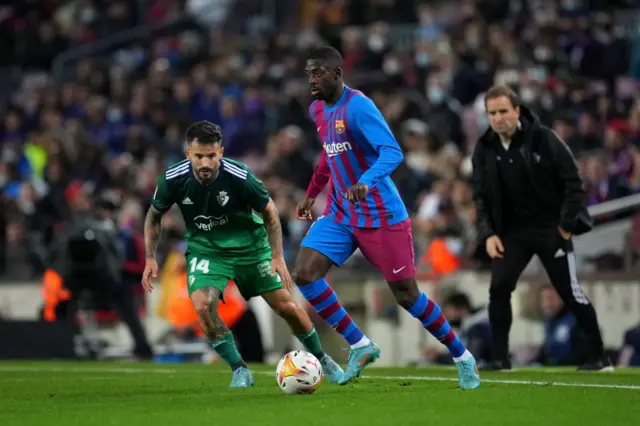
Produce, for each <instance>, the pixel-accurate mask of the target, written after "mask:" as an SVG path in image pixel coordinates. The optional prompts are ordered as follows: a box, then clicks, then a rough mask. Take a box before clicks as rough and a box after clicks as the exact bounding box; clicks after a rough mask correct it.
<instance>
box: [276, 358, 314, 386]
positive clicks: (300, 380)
mask: <svg viewBox="0 0 640 426" xmlns="http://www.w3.org/2000/svg"><path fill="white" fill-rule="evenodd" d="M276 380H277V381H278V386H280V389H282V391H283V392H284V393H287V394H290V395H293V394H310V393H313V392H315V391H316V389H318V387H320V383H321V382H322V366H321V365H320V361H318V358H316V357H315V356H313V355H312V354H310V353H309V352H305V351H292V352H289V353H288V354H286V355H285V356H283V357H282V359H281V360H280V362H279V363H278V367H276Z"/></svg>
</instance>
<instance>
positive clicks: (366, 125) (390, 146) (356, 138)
mask: <svg viewBox="0 0 640 426" xmlns="http://www.w3.org/2000/svg"><path fill="white" fill-rule="evenodd" d="M309 113H310V115H311V118H312V119H313V121H314V122H315V125H316V127H317V129H318V135H319V136H320V140H321V141H322V146H323V148H324V152H323V153H322V156H321V158H320V163H319V164H318V166H317V167H316V171H315V174H314V176H313V179H312V180H311V183H310V185H309V188H308V189H307V195H308V196H311V197H316V196H317V195H318V194H319V193H320V192H321V191H322V188H323V187H324V185H325V184H326V183H327V181H328V180H329V179H328V176H329V174H330V176H331V179H330V180H331V193H330V195H329V205H328V206H327V210H325V213H328V215H329V216H333V217H334V220H335V221H337V222H340V223H343V224H345V225H351V226H356V227H358V228H379V227H381V226H387V225H393V224H396V223H400V222H402V221H404V220H406V219H407V218H408V217H409V215H408V213H407V209H406V208H405V205H404V203H403V202H402V199H401V198H400V194H399V193H398V189H397V188H396V186H395V184H394V183H393V181H392V180H391V177H390V175H391V173H392V172H393V171H394V170H395V169H396V167H398V165H399V164H400V163H401V162H402V160H403V158H404V156H403V155H402V151H401V150H400V146H399V145H398V142H397V141H396V139H395V137H394V136H393V133H391V129H389V126H388V125H387V123H386V122H385V120H384V118H383V117H382V114H381V113H380V111H379V110H378V108H377V107H376V106H375V104H374V103H373V101H372V100H371V99H369V98H368V97H366V96H365V95H364V94H363V93H362V92H360V91H358V90H354V89H351V88H349V87H347V86H345V89H344V93H343V95H342V97H341V98H340V100H339V101H338V102H337V103H336V104H335V105H333V106H332V107H328V106H327V105H326V104H325V102H324V101H315V102H313V103H312V104H311V106H310V107H309ZM356 183H364V184H367V185H368V186H369V193H368V194H367V198H366V200H364V201H359V202H357V203H353V202H351V201H348V200H347V199H346V198H345V194H346V192H347V190H348V189H349V188H350V187H351V186H352V185H355V184H356Z"/></svg>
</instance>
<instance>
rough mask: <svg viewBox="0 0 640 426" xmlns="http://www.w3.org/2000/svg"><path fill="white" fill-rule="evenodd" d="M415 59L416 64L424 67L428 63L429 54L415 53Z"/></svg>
mask: <svg viewBox="0 0 640 426" xmlns="http://www.w3.org/2000/svg"><path fill="white" fill-rule="evenodd" d="M415 61H416V65H418V66H419V67H423V68H424V67H426V66H428V65H429V54H428V53H424V52H420V53H416V57H415Z"/></svg>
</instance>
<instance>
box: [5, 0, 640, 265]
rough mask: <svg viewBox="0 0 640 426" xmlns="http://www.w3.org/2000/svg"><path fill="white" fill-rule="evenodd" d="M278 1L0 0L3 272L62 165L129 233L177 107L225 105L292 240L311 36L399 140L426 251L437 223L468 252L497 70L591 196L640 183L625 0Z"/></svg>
mask: <svg viewBox="0 0 640 426" xmlns="http://www.w3.org/2000/svg"><path fill="white" fill-rule="evenodd" d="M14 3H15V2H14ZM276 3H277V7H276V8H274V9H273V10H266V9H263V7H264V6H263V2H261V1H259V0H243V1H238V2H231V1H228V0H187V1H185V0H153V1H149V2H135V1H132V0H117V1H109V2H107V1H103V0H76V1H71V2H63V1H59V0H48V1H44V2H20V3H15V4H11V5H5V6H2V7H0V36H1V37H0V53H2V55H0V57H1V59H0V65H2V66H5V67H6V68H0V75H2V76H3V79H2V82H1V83H0V94H3V95H5V96H2V97H0V98H1V99H5V100H6V101H5V102H4V103H3V104H2V105H0V106H1V107H3V111H4V115H3V117H4V119H3V120H2V123H0V194H1V195H0V199H1V201H0V203H1V204H2V208H1V209H0V274H1V273H3V271H4V273H5V274H9V275H11V276H14V277H15V276H19V277H30V276H34V275H38V274H39V273H41V272H42V271H43V270H44V268H46V266H47V265H46V259H44V256H43V254H42V253H44V252H46V251H47V248H48V246H49V245H50V244H51V242H52V241H53V240H55V238H56V235H57V233H58V232H59V231H60V224H61V223H62V222H63V221H64V219H65V218H67V217H68V214H69V213H68V209H67V207H66V203H65V200H64V192H65V189H66V188H67V186H68V185H69V182H71V181H73V180H82V181H90V182H92V183H93V184H94V185H95V187H96V191H97V193H99V194H102V193H110V194H114V195H115V196H116V197H117V198H118V199H119V200H120V201H119V205H120V206H121V207H120V208H119V209H118V210H117V211H116V212H115V215H116V216H117V217H118V222H119V223H121V224H122V225H123V226H124V227H125V229H126V231H123V232H125V233H128V232H130V233H131V234H129V235H136V233H137V232H139V229H136V228H137V227H138V226H139V222H136V221H139V218H137V217H135V216H136V215H135V214H132V213H131V212H132V211H144V210H145V208H146V207H147V204H148V200H149V198H150V196H151V194H152V193H153V190H154V181H155V178H156V177H157V175H158V174H159V173H161V172H162V170H163V169H164V168H165V167H166V166H167V165H168V164H172V163H175V162H176V161H179V160H180V159H182V158H183V155H184V154H183V141H182V137H183V136H182V135H183V133H184V130H185V128H186V126H188V124H189V123H190V122H192V121H195V120H201V119H208V120H211V121H215V122H217V123H220V125H221V126H222V128H223V133H224V146H225V155H228V156H230V157H234V158H237V159H240V160H243V161H246V162H247V164H249V165H250V166H251V167H252V168H253V169H254V170H256V173H258V174H259V175H260V177H261V178H262V179H263V180H264V182H265V184H266V185H267V186H268V188H269V189H270V191H271V192H272V194H273V196H274V199H275V200H276V201H277V203H278V205H279V207H280V213H281V215H282V220H283V226H284V231H285V234H286V241H287V243H288V244H290V245H291V246H292V248H295V246H296V242H297V239H298V238H299V237H300V236H301V235H302V234H304V232H305V230H306V226H308V224H307V223H304V222H299V221H297V220H295V219H294V218H293V214H294V209H293V208H292V206H295V203H296V198H297V197H298V194H301V193H303V191H304V189H305V188H306V186H307V184H308V181H309V179H310V176H311V174H312V173H313V170H314V164H315V162H316V161H317V158H318V154H319V152H320V150H321V144H320V142H319V141H318V139H317V136H316V129H315V127H314V126H313V123H312V122H311V121H310V120H309V118H308V105H309V103H310V101H311V98H310V96H309V94H308V91H307V87H306V82H305V79H304V73H303V71H302V70H303V65H304V60H305V58H306V53H307V51H308V50H309V49H310V48H312V47H313V46H314V45H316V44H318V43H329V44H332V45H334V46H336V47H337V48H339V49H340V50H341V51H342V53H343V55H344V59H345V69H346V70H347V71H348V73H347V76H348V78H349V81H348V84H350V85H352V86H354V87H357V88H359V89H361V90H363V91H364V92H365V93H366V94H367V95H369V96H371V98H372V99H373V100H374V102H376V104H377V105H378V106H379V107H380V108H381V111H382V113H383V114H384V116H385V118H386V120H387V121H388V123H389V126H390V127H391V129H392V131H393V132H394V133H395V134H396V137H397V139H398V142H399V143H400V144H401V146H402V148H403V150H404V152H405V154H406V160H407V161H406V162H405V163H404V164H403V165H402V166H401V167H399V168H398V170H397V171H396V172H395V173H394V175H393V179H394V181H395V182H396V183H397V186H398V189H399V191H400V193H401V195H402V197H403V200H404V201H405V204H406V206H407V208H408V209H409V210H410V211H411V213H412V215H413V217H414V228H415V231H416V233H415V239H416V243H417V244H418V245H419V248H420V249H421V250H420V252H421V253H419V254H422V252H423V251H424V250H426V249H427V248H428V247H429V244H430V243H431V242H432V240H433V239H434V238H447V239H448V240H447V241H449V245H450V246H451V243H452V242H456V244H455V245H456V248H455V250H454V252H455V256H456V257H459V258H460V259H459V260H460V261H461V265H466V264H467V263H466V262H465V260H468V257H469V256H470V255H469V253H471V252H472V250H473V247H474V239H475V235H474V231H473V225H474V223H475V211H474V209H473V206H472V203H470V201H469V199H468V189H465V188H466V187H468V184H467V183H466V180H467V179H468V176H469V172H470V167H471V166H470V160H469V153H470V152H471V150H472V148H473V146H472V145H473V143H474V141H475V140H476V139H477V137H478V136H479V135H480V134H481V133H482V132H483V131H484V130H485V129H486V126H487V122H486V116H485V111H484V105H483V102H482V95H483V92H484V91H485V90H486V89H487V88H488V87H489V86H490V85H491V84H494V83H505V84H509V85H511V86H513V87H514V88H515V89H516V92H517V93H519V94H520V96H521V97H522V99H523V101H525V102H526V103H527V104H528V105H529V106H530V107H531V108H532V109H534V110H535V111H536V113H538V114H539V115H540V117H541V119H542V120H543V122H544V123H545V124H546V125H549V126H552V127H553V128H554V129H555V130H556V131H557V132H558V133H559V134H560V135H561V136H562V137H563V138H564V139H565V140H566V141H567V143H568V144H569V146H570V147H571V149H572V150H574V152H575V153H576V155H578V156H585V157H586V159H582V158H579V162H580V163H581V164H582V165H581V167H582V168H583V175H584V176H585V177H586V178H587V185H588V197H589V203H590V204H593V203H597V202H602V201H605V200H611V199H615V198H617V197H620V196H624V195H625V194H628V193H636V192H638V190H640V167H639V160H640V154H639V153H638V149H639V148H638V146H639V145H640V108H639V105H640V104H639V101H638V98H639V95H640V85H639V84H638V80H637V77H638V72H637V71H638V63H640V62H639V61H638V58H640V55H638V54H637V53H638V52H640V50H638V43H637V42H633V43H632V42H631V40H629V39H627V38H625V37H626V34H624V31H622V29H621V27H619V26H618V25H617V24H616V22H615V21H614V18H613V17H614V12H612V11H610V9H611V8H614V7H622V6H623V5H624V2H613V3H611V2H608V3H607V9H604V8H601V7H600V6H601V4H600V6H598V5H597V4H595V3H592V2H588V3H587V2H579V7H578V8H569V7H568V6H567V5H565V4H564V3H563V2H561V4H558V5H556V3H554V2H534V3H531V2H520V3H518V4H517V5H515V4H510V2H507V1H502V0H501V1H491V2H480V3H477V2H471V1H467V0H450V1H443V2H427V3H425V2H421V1H414V0H411V1H409V0H403V1H400V0H306V1H302V2H297V3H294V2H290V1H285V0H283V1H279V2H276ZM298 3H299V5H298ZM572 4H573V3H572ZM294 6H299V7H294ZM569 9H571V10H569ZM163 23H165V24H166V28H165V29H163V30H162V31H154V32H152V33H151V34H150V35H148V36H144V37H141V38H139V39H135V40H131V41H128V42H123V43H120V44H118V45H115V46H114V47H113V48H106V49H104V50H100V51H99V52H97V53H96V54H95V55H83V56H82V57H81V58H79V59H76V60H70V61H69V62H68V63H62V62H60V61H56V58H60V56H59V54H60V53H61V52H63V51H65V50H66V49H67V48H77V47H79V46H83V45H89V44H91V43H93V42H95V41H98V40H104V39H106V38H108V37H109V36H111V35H113V34H116V33H118V32H119V31H122V30H125V29H130V28H132V27H133V26H137V25H154V26H161V25H162V24H163ZM634 79H635V80H634ZM324 202H325V201H324V200H321V199H318V202H317V203H316V206H314V208H316V209H317V211H316V212H317V214H320V213H321V212H322V209H323V206H324ZM441 202H444V205H443V206H441V205H440V204H441ZM125 206H126V207H125ZM132 206H135V207H132ZM125 210H126V211H127V213H126V214H125V213H124V211H125ZM122 215H125V216H127V217H128V219H126V220H125V219H123V218H122V217H120V216H122ZM169 216H170V215H168V218H167V219H166V220H167V221H174V222H175V221H176V220H175V219H174V218H172V217H169ZM134 217H135V218H134ZM132 218H133V219H132ZM129 219H132V220H129ZM132 223H136V225H132ZM178 223H179V221H178V222H176V224H175V227H174V229H175V230H174V231H172V232H175V233H179V224H178ZM134 229H136V230H134ZM454 229H455V232H453V230H454ZM443 233H444V234H446V235H443ZM8 246H11V247H12V250H7V247H8ZM164 250H165V252H166V248H165V249H164ZM293 254H295V252H293V251H291V250H290V251H289V255H293ZM3 265H4V267H3Z"/></svg>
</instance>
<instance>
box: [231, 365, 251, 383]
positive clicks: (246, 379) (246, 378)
mask: <svg viewBox="0 0 640 426" xmlns="http://www.w3.org/2000/svg"><path fill="white" fill-rule="evenodd" d="M251 386H253V376H252V375H251V371H249V369H248V368H246V367H240V368H238V369H237V370H234V372H233V376H231V385H229V387H230V388H248V387H251Z"/></svg>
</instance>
